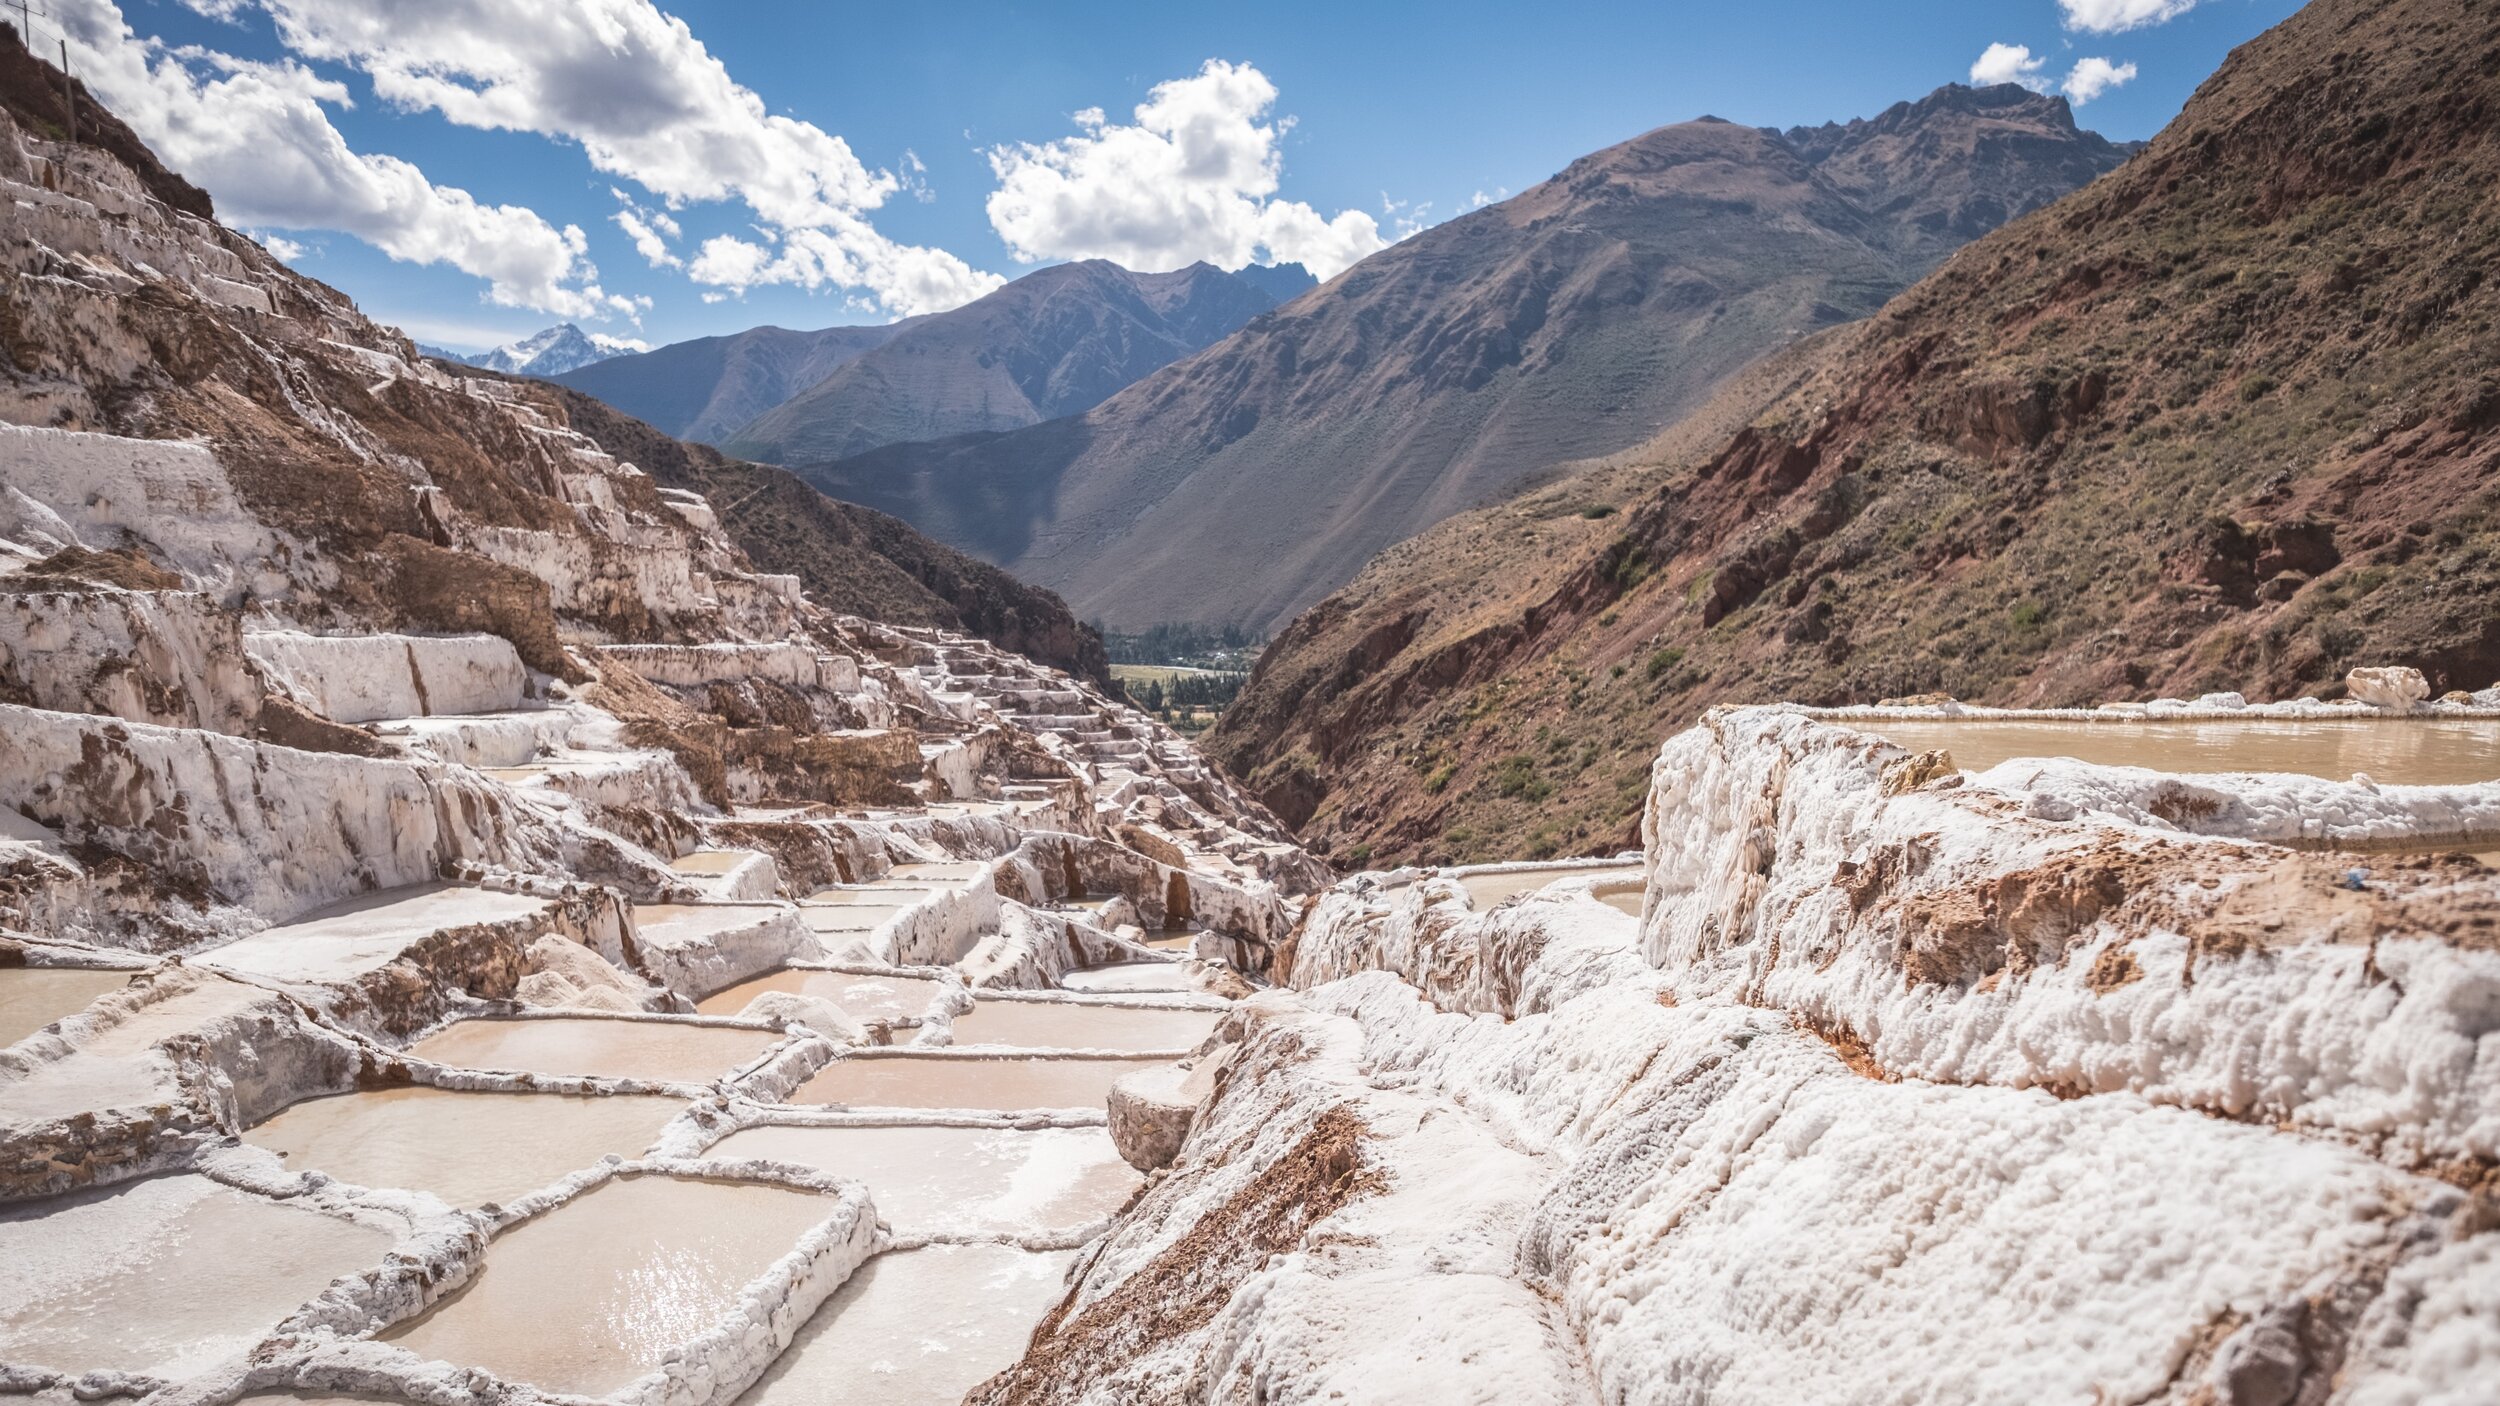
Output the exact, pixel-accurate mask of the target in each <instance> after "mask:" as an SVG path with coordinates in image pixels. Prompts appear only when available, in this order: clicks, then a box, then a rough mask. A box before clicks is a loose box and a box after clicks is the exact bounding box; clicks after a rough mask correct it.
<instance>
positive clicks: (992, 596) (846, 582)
mask: <svg viewBox="0 0 2500 1406" xmlns="http://www.w3.org/2000/svg"><path fill="white" fill-rule="evenodd" d="M553 394H555V395H556V396H557V397H558V398H559V400H560V402H561V406H562V414H563V416H564V418H565V419H566V421H567V422H568V423H570V424H571V426H572V427H573V428H574V429H577V430H579V431H581V432H582V433H583V434H586V435H588V436H590V437H591V438H592V439H594V440H596V441H598V443H599V447H600V448H602V449H605V450H606V451H607V452H609V453H610V454H613V455H615V456H616V457H618V458H620V459H624V460H626V461H628V462H630V463H632V464H635V465H636V466H638V467H640V468H641V469H642V470H643V471H644V472H646V473H648V474H650V475H651V476H652V477H654V478H656V479H658V480H659V481H660V482H661V483H663V484H665V485H667V486H668V487H670V488H684V489H690V490H692V491H694V492H697V493H701V494H703V495H704V496H705V497H706V498H708V499H710V500H711V503H712V506H713V508H714V510H715V511H716V512H718V513H719V514H720V519H721V526H722V527H723V528H724V529H726V530H727V531H728V533H729V535H730V537H731V538H732V539H733V540H735V541H736V542H737V544H738V545H739V546H740V547H742V548H744V549H745V550H746V554H747V555H748V556H749V557H751V558H753V559H754V561H755V563H756V565H757V566H758V567H760V568H762V569H763V570H766V571H777V572H786V573H788V574H790V575H794V576H797V577H798V578H799V579H800V581H801V582H802V583H803V584H804V585H805V586H806V588H807V594H808V598H809V599H811V600H813V601H815V602H816V603H817V604H819V605H822V606H825V607H827V608H828V609H832V610H839V611H844V612H847V613H850V614H853V615H864V616H866V617H868V618H869V619H872V620H883V621H886V622H887V623H889V624H896V625H939V626H944V627H947V628H949V629H959V630H964V631H967V632H969V633H972V634H975V635H979V636H981V637H982V638H984V639H987V640H989V641H991V642H992V643H994V644H997V645H999V646H1000V647H1002V648H1005V649H1010V650H1013V651H1015V652H1016V653H1018V654H1022V655H1024V656H1025V657H1027V658H1030V659H1036V660H1039V661H1041V662H1042V663H1045V664H1053V665H1056V666H1058V667H1059V668H1062V669H1066V670H1069V671H1070V672H1072V673H1077V674H1081V675H1083V676H1085V677H1087V678H1090V679H1093V680H1095V681H1096V682H1099V683H1104V684H1108V683H1109V682H1110V678H1111V668H1110V662H1109V658H1108V656H1106V655H1105V654H1104V652H1103V643H1102V636H1101V635H1099V634H1097V633H1095V632H1094V630H1093V629H1092V628H1090V627H1088V626H1086V625H1084V624H1082V623H1080V622H1079V621H1078V620H1077V619H1076V617H1075V616H1073V615H1071V614H1069V613H1068V607H1067V605H1066V603H1065V602H1063V601H1061V600H1060V599H1059V598H1058V597H1057V596H1054V595H1052V594H1051V593H1050V592H1048V591H1045V590H1041V589H1039V588H1038V587H1034V586H1028V585H1025V584H1024V583H1023V582H1021V581H1018V580H1017V579H1015V578H1014V577H1012V576H1010V575H1008V574H1007V573H1006V572H1004V571H1001V570H999V569H998V568H997V567H994V566H991V565H989V564H988V563H986V562H981V561H975V560H973V559H972V558H971V557H968V556H965V555H964V554H963V553H961V552H958V551H956V550H955V549H954V548H952V547H947V546H943V545H940V544H939V543H937V542H933V541H931V540H929V539H928V538H927V537H924V536H922V535H921V534H920V533H919V532H917V531H915V530H913V528H912V526H911V525H910V524H909V523H906V522H903V521H901V520H900V519H897V518H892V517H888V516H886V515H885V514H884V513H880V512H877V511H876V510H874V509H871V508H863V507H860V506H858V505H857V504H854V503H843V502H838V501H836V500H834V499H831V498H827V497H826V496H824V495H823V494H821V493H819V492H817V491H816V490H815V489H813V488H810V487H808V486H807V485H806V484H804V483H801V482H800V481H799V480H798V479H796V478H794V477H792V476H791V475H790V474H789V473H788V472H787V471H786V470H783V469H777V468H774V467H772V466H770V465H766V464H750V463H748V462H746V461H744V460H741V459H732V458H729V457H728V456H726V455H724V454H721V453H719V452H717V451H715V450H713V449H711V448H709V447H707V446H704V445H700V444H682V443H680V442H678V441H677V440H674V439H671V438H669V437H668V436H666V435H664V434H661V433H660V432H659V431H657V430H655V429H653V428H651V427H650V426H649V425H646V424H644V423H643V422H641V421H640V420H637V419H634V418H633V417H631V416H629V415H625V414H622V413H620V412H619V411H617V410H615V409H613V408H611V407H610V406H608V405H606V404H604V403H603V402H601V401H599V400H597V399H595V398H593V397H591V396H588V395H584V394H583V393H581V392H579V391H576V390H571V389H569V388H562V387H558V388H555V389H554V391H553Z"/></svg>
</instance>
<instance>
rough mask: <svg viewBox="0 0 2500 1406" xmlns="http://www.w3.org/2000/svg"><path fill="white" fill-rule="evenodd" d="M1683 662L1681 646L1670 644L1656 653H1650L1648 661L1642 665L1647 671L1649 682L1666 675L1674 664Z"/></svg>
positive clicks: (1654, 681)
mask: <svg viewBox="0 0 2500 1406" xmlns="http://www.w3.org/2000/svg"><path fill="white" fill-rule="evenodd" d="M1683 662H1684V649H1683V646H1681V645H1673V644H1671V645H1668V646H1667V647H1666V648H1664V649H1662V650H1659V651H1658V652H1657V653H1655V654H1652V655H1650V656H1649V663H1648V664H1647V665H1646V666H1644V667H1645V668H1646V669H1647V671H1648V673H1649V681H1650V682H1651V683H1656V682H1657V681H1658V680H1660V679H1663V678H1665V677H1666V676H1667V671H1668V670H1670V669H1673V668H1674V667H1675V666H1676V665H1678V664H1681V663H1683Z"/></svg>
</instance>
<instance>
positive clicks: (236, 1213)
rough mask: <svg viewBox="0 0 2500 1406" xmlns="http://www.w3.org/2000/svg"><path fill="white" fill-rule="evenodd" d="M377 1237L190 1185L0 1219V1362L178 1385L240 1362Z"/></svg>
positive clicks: (16, 1209) (169, 1184) (384, 1236)
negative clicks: (137, 1375)
mask: <svg viewBox="0 0 2500 1406" xmlns="http://www.w3.org/2000/svg"><path fill="white" fill-rule="evenodd" d="M390 1245H391V1237H390V1235H389V1234H388V1233H387V1232H385V1231H383V1230H380V1229H378V1228H376V1227H373V1226H366V1225H356V1224H353V1223H351V1222H349V1221H344V1220H339V1219H337V1218H335V1217H332V1216H326V1215H323V1214H321V1213H320V1212H318V1211H311V1210H306V1209H304V1208H302V1207H300V1206H291V1205H287V1204H285V1203H283V1202H278V1201H270V1200H264V1199H262V1198H260V1197H257V1196H248V1195H245V1194H244V1193H243V1192H240V1191H234V1190H231V1189H229V1188H227V1187H224V1186H221V1185H219V1184H218V1183H216V1182H213V1181H210V1180H209V1179H208V1178H206V1177H202V1176H190V1175H175V1176H160V1177H148V1178H146V1179H144V1180H140V1181H133V1182H125V1183H123V1184H121V1185H119V1186H115V1187H111V1188H109V1189H106V1190H102V1191H82V1192H76V1193H73V1194H71V1195H68V1196H60V1197H54V1198H51V1199H48V1200H44V1201H37V1202H33V1203H31V1204H27V1205H20V1206H12V1207H10V1208H8V1209H7V1210H4V1211H0V1361H6V1362H10V1363H14V1364H17V1365H20V1366H29V1367H48V1368H51V1369H52V1370H54V1371H59V1372H67V1373H72V1374H76V1373H80V1372H89V1371H98V1370H106V1369H110V1370H117V1371H124V1372H144V1373H148V1374H150V1375H154V1376H160V1377H185V1376H189V1375H192V1374H194V1373H197V1372H200V1371H204V1370H206V1369H207V1368H208V1367H210V1366H212V1365H214V1364H215V1363H216V1362H218V1361H219V1360H221V1359H223V1358H226V1357H229V1356H232V1355H234V1354H236V1353H239V1352H243V1351H245V1350H247V1349H249V1348H250V1347H251V1345H252V1344H253V1343H255V1342H258V1341H259V1340H260V1339H261V1338H263V1337H265V1336H267V1335H268V1333H269V1330H270V1329H272V1328H274V1327H276V1326H277V1324H278V1322H279V1320H281V1319H283V1318H285V1317H287V1316H288V1315H289V1314H292V1313H293V1312H295V1310H296V1309H298V1308H300V1307H302V1306H303V1304H304V1302H305V1301H306V1300H308V1299H310V1298H312V1297H313V1296H314V1295H316V1294H319V1293H320V1292H321V1291H322V1290H323V1289H324V1288H326V1287H328V1286H329V1283H330V1281H331V1280H333V1279H336V1278H338V1277H339V1276H340V1275H342V1274H348V1273H352V1272H355V1271H357V1270H361V1269H365V1268H368V1267H371V1266H373V1265H377V1264H379V1263H380V1262H381V1260H382V1257H383V1255H384V1254H385V1253H387V1252H388V1251H389V1249H390Z"/></svg>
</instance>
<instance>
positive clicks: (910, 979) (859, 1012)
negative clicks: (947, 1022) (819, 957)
mask: <svg viewBox="0 0 2500 1406" xmlns="http://www.w3.org/2000/svg"><path fill="white" fill-rule="evenodd" d="M938 990H939V983H937V982H934V981H930V980H928V979H926V978H924V977H917V976H884V975H879V974H870V973H855V972H828V971H807V970H803V969H799V968H790V969H786V970H783V971H777V972H772V973H769V974H768V975H764V976H759V977H757V978H755V979H754V980H753V981H744V982H740V983H739V984H738V985H736V986H732V987H730V988H729V989H728V990H726V991H720V992H716V993H714V994H712V995H710V996H707V997H705V998H703V999H702V1000H701V1001H698V1002H696V1003H695V1009H696V1010H697V1011H700V1012H702V1013H703V1014H705V1015H736V1014H737V1013H738V1012H740V1011H742V1010H745V1009H746V1008H747V1003H748V1002H750V1001H753V1000H754V999H755V998H756V997H758V996H761V995H763V994H764V993H765V992H767V991H794V992H797V993H798V994H800V995H802V996H814V997H817V998H819V999H822V1000H827V1001H831V1002H833V1003H834V1004H835V1005H837V1006H840V1007H841V1008H842V1009H844V1010H846V1011H849V1012H850V1013H851V1014H852V1015H855V1016H857V1017H859V1018H860V1019H861V1020H894V1019H899V1018H902V1017H906V1016H910V1017H917V1016H921V1015H924V1014H926V1013H927V1012H928V1009H929V1002H930V1001H931V1000H932V999H933V998H935V997H936V995H937V994H938Z"/></svg>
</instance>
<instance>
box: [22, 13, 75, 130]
mask: <svg viewBox="0 0 2500 1406" xmlns="http://www.w3.org/2000/svg"><path fill="white" fill-rule="evenodd" d="M29 47H32V46H29ZM61 101H62V102H63V103H65V104H67V105H68V107H69V144H70V145H71V146H76V145H78V82H77V80H76V79H73V78H71V77H70V76H69V37H68V36H67V35H63V36H62V38H61Z"/></svg>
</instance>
